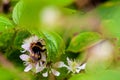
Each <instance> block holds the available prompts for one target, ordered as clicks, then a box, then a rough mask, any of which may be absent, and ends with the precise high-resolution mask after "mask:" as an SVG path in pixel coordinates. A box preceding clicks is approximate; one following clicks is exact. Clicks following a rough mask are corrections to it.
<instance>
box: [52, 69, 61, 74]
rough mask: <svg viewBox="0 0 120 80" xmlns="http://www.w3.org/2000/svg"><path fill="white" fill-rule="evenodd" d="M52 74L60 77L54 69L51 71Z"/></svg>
mask: <svg viewBox="0 0 120 80" xmlns="http://www.w3.org/2000/svg"><path fill="white" fill-rule="evenodd" d="M51 71H52V73H53V74H54V75H55V76H59V75H60V72H58V71H56V70H55V69H51Z"/></svg>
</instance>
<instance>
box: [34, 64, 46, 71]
mask: <svg viewBox="0 0 120 80" xmlns="http://www.w3.org/2000/svg"><path fill="white" fill-rule="evenodd" d="M44 68H45V67H44V66H39V63H37V64H36V73H38V72H41V71H42V70H43V69H44Z"/></svg>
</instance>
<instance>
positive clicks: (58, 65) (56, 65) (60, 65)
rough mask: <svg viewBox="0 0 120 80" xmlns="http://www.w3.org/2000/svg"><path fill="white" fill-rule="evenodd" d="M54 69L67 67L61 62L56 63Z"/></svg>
mask: <svg viewBox="0 0 120 80" xmlns="http://www.w3.org/2000/svg"><path fill="white" fill-rule="evenodd" d="M54 67H56V68H61V67H66V65H65V64H64V62H62V61H60V62H56V63H55V64H54Z"/></svg>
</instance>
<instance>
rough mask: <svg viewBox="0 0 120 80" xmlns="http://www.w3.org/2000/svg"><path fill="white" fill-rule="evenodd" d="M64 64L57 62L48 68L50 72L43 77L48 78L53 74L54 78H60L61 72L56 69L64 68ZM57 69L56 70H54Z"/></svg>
mask: <svg viewBox="0 0 120 80" xmlns="http://www.w3.org/2000/svg"><path fill="white" fill-rule="evenodd" d="M63 65H64V62H61V61H60V62H56V63H55V64H51V66H48V68H49V69H48V70H47V71H46V72H45V73H43V74H42V75H43V77H48V73H52V74H53V75H54V76H59V75H60V72H59V71H57V70H56V68H61V67H64V66H63ZM54 68H55V69H54Z"/></svg>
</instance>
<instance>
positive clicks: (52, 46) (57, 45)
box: [43, 31, 65, 62]
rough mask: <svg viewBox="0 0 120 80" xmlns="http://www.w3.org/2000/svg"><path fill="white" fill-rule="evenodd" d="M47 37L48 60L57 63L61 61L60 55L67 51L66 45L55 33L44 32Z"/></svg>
mask: <svg viewBox="0 0 120 80" xmlns="http://www.w3.org/2000/svg"><path fill="white" fill-rule="evenodd" d="M43 34H44V36H45V37H46V43H47V49H48V60H49V61H53V62H54V61H55V60H59V58H60V55H61V54H63V53H64V51H65V43H64V41H63V39H62V38H61V37H60V36H59V35H58V34H57V33H54V32H48V31H44V32H43Z"/></svg>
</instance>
